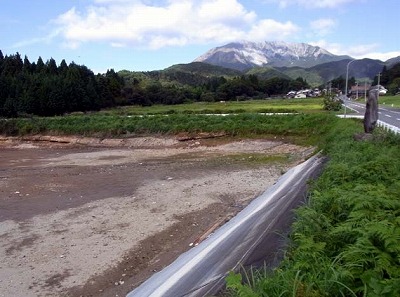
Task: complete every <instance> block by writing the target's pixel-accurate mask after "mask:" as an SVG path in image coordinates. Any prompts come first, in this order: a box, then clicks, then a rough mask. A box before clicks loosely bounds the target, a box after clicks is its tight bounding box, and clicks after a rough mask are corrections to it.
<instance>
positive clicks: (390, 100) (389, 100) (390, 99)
mask: <svg viewBox="0 0 400 297" xmlns="http://www.w3.org/2000/svg"><path fill="white" fill-rule="evenodd" d="M379 104H380V106H381V107H384V106H388V107H392V106H393V107H400V95H396V96H380V97H379Z"/></svg>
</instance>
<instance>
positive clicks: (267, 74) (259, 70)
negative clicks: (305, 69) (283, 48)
mask: <svg viewBox="0 0 400 297" xmlns="http://www.w3.org/2000/svg"><path fill="white" fill-rule="evenodd" d="M246 74H247V75H256V76H257V77H258V78H261V79H270V78H273V77H281V78H287V79H290V78H291V77H290V76H288V75H287V74H285V73H283V72H281V71H279V70H278V69H275V68H273V67H268V66H266V67H254V68H251V69H250V70H249V71H247V72H246ZM296 78H297V77H296Z"/></svg>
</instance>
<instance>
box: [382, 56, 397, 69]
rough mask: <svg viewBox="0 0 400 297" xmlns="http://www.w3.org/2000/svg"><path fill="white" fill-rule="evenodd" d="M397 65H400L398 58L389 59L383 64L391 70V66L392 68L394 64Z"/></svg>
mask: <svg viewBox="0 0 400 297" xmlns="http://www.w3.org/2000/svg"><path fill="white" fill-rule="evenodd" d="M397 63H400V56H398V57H395V58H391V59H389V60H387V61H386V62H385V65H386V66H387V67H388V68H391V67H393V66H394V65H395V64H397Z"/></svg>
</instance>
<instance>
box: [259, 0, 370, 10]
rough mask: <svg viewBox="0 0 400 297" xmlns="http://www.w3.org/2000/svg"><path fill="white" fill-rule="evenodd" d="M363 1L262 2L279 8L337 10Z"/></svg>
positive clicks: (304, 0)
mask: <svg viewBox="0 0 400 297" xmlns="http://www.w3.org/2000/svg"><path fill="white" fill-rule="evenodd" d="M360 1H363V0H316V1H315V0H314V1H312V0H264V2H266V3H276V4H278V5H279V7H281V8H285V7H287V6H290V5H298V6H301V7H305V8H337V7H340V6H342V5H345V4H348V3H351V2H360Z"/></svg>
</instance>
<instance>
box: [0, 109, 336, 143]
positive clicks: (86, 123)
mask: <svg viewBox="0 0 400 297" xmlns="http://www.w3.org/2000/svg"><path fill="white" fill-rule="evenodd" d="M336 121H338V119H336V118H335V117H334V116H332V115H329V114H296V115H274V116H266V115H260V114H249V113H243V114H238V115H227V116H217V115H193V114H192V115H188V114H171V115H168V116H167V115H156V116H131V117H127V116H101V115H96V116H92V115H79V116H67V117H53V118H31V119H23V118H21V119H13V120H3V121H1V120H0V133H2V134H8V135H26V134H35V133H46V134H58V135H59V134H74V135H99V136H121V135H124V134H135V135H138V134H150V133H151V134H154V133H162V134H176V133H179V132H188V133H198V132H224V133H226V134H227V135H232V136H237V135H239V136H251V135H267V134H270V135H281V136H298V137H303V136H307V137H309V138H310V139H311V140H310V141H317V140H318V138H319V137H320V136H321V135H323V134H324V133H325V132H324V131H325V130H326V128H327V127H328V126H329V124H333V123H334V122H336Z"/></svg>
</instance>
